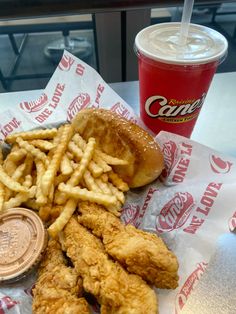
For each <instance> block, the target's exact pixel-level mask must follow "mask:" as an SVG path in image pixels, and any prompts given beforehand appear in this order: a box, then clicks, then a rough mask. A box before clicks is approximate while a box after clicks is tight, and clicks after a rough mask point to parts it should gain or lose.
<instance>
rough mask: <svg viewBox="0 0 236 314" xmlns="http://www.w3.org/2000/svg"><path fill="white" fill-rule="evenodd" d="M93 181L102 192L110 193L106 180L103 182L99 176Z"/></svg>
mask: <svg viewBox="0 0 236 314" xmlns="http://www.w3.org/2000/svg"><path fill="white" fill-rule="evenodd" d="M95 182H96V184H97V186H98V187H99V188H100V190H101V191H102V192H103V193H104V194H108V195H112V192H111V190H110V188H109V185H108V182H103V181H102V179H101V178H96V179H95Z"/></svg>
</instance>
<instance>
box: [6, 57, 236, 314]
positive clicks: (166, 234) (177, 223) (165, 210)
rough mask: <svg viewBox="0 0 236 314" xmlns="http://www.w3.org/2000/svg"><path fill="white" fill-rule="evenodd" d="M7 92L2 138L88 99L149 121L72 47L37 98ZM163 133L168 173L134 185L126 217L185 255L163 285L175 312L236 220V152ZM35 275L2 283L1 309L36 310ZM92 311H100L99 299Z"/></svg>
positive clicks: (167, 312) (165, 310)
mask: <svg viewBox="0 0 236 314" xmlns="http://www.w3.org/2000/svg"><path fill="white" fill-rule="evenodd" d="M7 96H8V97H4V103H2V104H0V121H1V125H0V139H4V137H5V136H6V135H7V134H10V133H13V132H18V131H22V130H30V129H34V128H39V127H40V128H44V127H45V128H46V127H51V126H54V125H59V124H61V123H64V122H65V121H71V119H72V118H73V117H74V116H75V115H76V113H77V112H78V111H80V110H81V109H83V108H87V107H94V108H99V107H101V108H106V109H110V110H112V111H114V112H116V113H118V114H119V115H121V116H123V117H125V118H127V119H128V120H131V121H133V122H135V123H139V124H141V125H142V123H141V121H140V120H139V118H138V117H137V116H136V115H135V113H134V111H133V110H132V108H131V107H130V106H129V105H128V104H127V103H126V102H125V101H124V100H123V99H121V98H120V97H119V96H118V95H117V94H116V93H115V92H114V91H113V90H112V89H111V88H110V87H109V86H108V85H107V84H106V83H105V82H104V80H103V79H102V78H101V77H100V75H99V74H98V73H97V72H96V71H95V70H94V69H92V68H91V67H90V66H88V65H87V64H86V63H84V62H83V61H82V60H80V59H78V58H76V57H74V56H73V55H71V54H70V53H69V52H67V51H65V52H64V55H63V57H62V60H61V61H60V63H59V65H58V67H57V69H56V71H55V72H54V74H53V76H52V78H51V79H50V81H49V83H48V85H47V86H46V88H45V90H44V91H43V92H42V93H40V95H39V97H38V98H37V99H32V93H31V92H27V93H23V92H21V93H20V97H21V96H22V98H19V94H17V97H16V96H14V93H13V94H12V95H11V94H8V95H7ZM131 105H132V104H131ZM6 108H8V109H7V110H6ZM156 140H157V142H158V143H159V144H160V146H161V149H162V151H163V153H164V157H165V166H166V169H165V171H164V172H163V174H162V176H161V180H160V179H159V180H157V181H155V182H154V183H152V184H150V185H148V186H145V187H144V188H141V189H136V190H132V191H129V192H128V193H127V201H126V203H125V205H124V209H123V213H122V217H121V218H122V220H123V221H124V222H125V223H131V224H133V225H135V226H136V227H138V228H141V229H144V230H147V231H149V232H153V233H156V234H158V235H159V236H161V237H162V238H163V239H164V241H165V242H166V244H167V245H168V247H169V248H170V249H171V250H173V251H174V253H175V254H176V255H177V257H178V260H179V276H180V279H179V287H178V288H177V289H175V290H161V289H156V292H157V295H158V300H159V311H160V314H175V313H181V310H182V309H183V308H184V305H185V304H186V302H187V300H188V297H189V296H190V294H191V292H192V291H193V289H194V288H195V287H196V285H197V283H198V281H199V280H200V278H201V276H202V275H204V272H205V271H207V264H208V261H209V259H210V256H211V254H212V252H213V250H214V247H215V243H216V240H217V238H218V236H219V235H221V234H222V233H225V232H230V231H233V230H234V228H235V227H236V206H235V200H236V193H235V191H236V183H235V182H236V170H235V164H236V160H235V159H233V158H231V157H228V156H224V155H223V154H221V153H219V152H215V151H213V150H211V149H209V148H207V147H205V146H203V145H200V144H198V143H196V142H193V141H191V140H189V139H186V138H183V137H181V136H177V135H174V134H171V133H167V132H161V133H160V134H159V135H158V136H157V137H156ZM0 255H1V250H0ZM35 276H36V274H31V275H28V276H27V277H26V278H24V279H22V280H20V281H18V282H17V283H13V284H11V285H6V284H5V285H1V287H0V313H1V314H2V313H7V314H15V313H17V314H18V313H24V314H30V313H31V303H32V296H31V289H32V287H33V285H34V282H35ZM92 311H93V313H99V310H98V308H97V307H96V306H93V308H92ZM147 314H148V313H147Z"/></svg>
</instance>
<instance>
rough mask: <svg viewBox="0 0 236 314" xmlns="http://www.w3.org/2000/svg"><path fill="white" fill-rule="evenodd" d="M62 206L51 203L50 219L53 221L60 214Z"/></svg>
mask: <svg viewBox="0 0 236 314" xmlns="http://www.w3.org/2000/svg"><path fill="white" fill-rule="evenodd" d="M63 209H64V206H61V205H53V206H52V208H51V211H50V220H51V221H55V220H56V219H57V217H59V216H60V214H61V212H62V211H63Z"/></svg>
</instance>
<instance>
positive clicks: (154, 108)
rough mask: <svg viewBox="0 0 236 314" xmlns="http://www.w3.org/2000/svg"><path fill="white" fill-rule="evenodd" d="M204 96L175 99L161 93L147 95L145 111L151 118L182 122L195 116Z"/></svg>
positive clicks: (204, 94)
mask: <svg viewBox="0 0 236 314" xmlns="http://www.w3.org/2000/svg"><path fill="white" fill-rule="evenodd" d="M205 97H206V93H203V94H202V96H201V97H200V98H198V99H187V100H182V99H181V100H177V99H170V100H168V99H167V98H166V97H164V96H161V95H155V96H151V97H149V98H148V99H147V100H146V102H145V111H146V113H147V115H148V116H149V117H151V118H158V119H160V120H163V121H165V122H168V123H182V122H187V121H190V120H192V119H194V118H196V117H197V115H198V113H199V111H200V109H201V107H202V105H203V103H204V100H205Z"/></svg>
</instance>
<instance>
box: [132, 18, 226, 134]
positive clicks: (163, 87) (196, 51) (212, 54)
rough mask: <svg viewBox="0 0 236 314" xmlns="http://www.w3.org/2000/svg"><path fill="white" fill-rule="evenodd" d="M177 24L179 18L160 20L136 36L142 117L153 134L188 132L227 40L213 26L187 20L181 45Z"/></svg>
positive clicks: (222, 54) (190, 129)
mask: <svg viewBox="0 0 236 314" xmlns="http://www.w3.org/2000/svg"><path fill="white" fill-rule="evenodd" d="M179 29H180V23H162V24H158V25H153V26H150V27H147V28H145V29H143V30H142V31H141V32H139V33H138V34H137V36H136V38H135V48H136V52H137V55H138V61H139V86H140V116H141V119H142V120H143V122H144V124H145V125H146V126H147V127H148V128H149V129H150V130H151V131H152V132H154V133H155V134H158V133H159V132H160V131H162V130H164V131H169V132H172V133H176V134H180V135H182V136H185V137H190V136H191V133H192V130H193V128H194V125H195V123H196V121H197V117H198V115H199V113H200V110H201V108H202V105H203V103H204V100H205V97H206V94H207V92H208V89H209V86H210V84H211V81H212V78H213V76H214V74H215V72H216V69H217V66H218V65H219V63H221V62H222V61H223V60H224V58H225V56H226V52H227V47H228V44H227V40H226V39H225V37H224V36H223V35H221V34H220V33H218V32H216V31H215V30H212V29H210V28H208V27H204V26H200V25H196V24H190V28H189V37H188V41H187V46H185V47H182V48H181V49H180V48H179V46H178V45H177V40H178V36H179V33H178V32H179ZM206 123H207V122H206Z"/></svg>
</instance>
